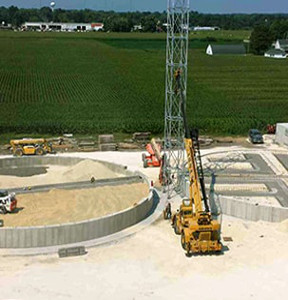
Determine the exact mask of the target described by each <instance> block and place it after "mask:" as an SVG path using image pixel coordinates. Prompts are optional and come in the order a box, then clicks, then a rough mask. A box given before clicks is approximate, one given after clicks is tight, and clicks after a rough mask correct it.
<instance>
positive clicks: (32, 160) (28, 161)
mask: <svg viewBox="0 0 288 300" xmlns="http://www.w3.org/2000/svg"><path fill="white" fill-rule="evenodd" d="M83 160H93V161H97V162H99V163H101V164H103V165H104V166H106V167H107V168H109V169H110V170H112V171H114V172H117V173H121V174H124V175H133V172H131V171H128V170H127V169H126V168H125V167H123V166H121V165H117V164H113V163H110V162H106V161H101V160H95V159H89V158H88V159H85V158H78V157H67V156H57V155H55V156H54V155H53V156H52V155H51V156H50V155H47V156H24V157H9V158H1V159H0V168H9V167H12V166H16V167H27V166H47V165H62V166H72V165H75V164H77V163H79V162H81V161H83Z"/></svg>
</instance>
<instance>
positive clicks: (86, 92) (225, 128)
mask: <svg viewBox="0 0 288 300" xmlns="http://www.w3.org/2000/svg"><path fill="white" fill-rule="evenodd" d="M217 35H220V33H217ZM247 35H249V34H248V33H247V32H238V33H237V32H235V33H233V32H232V33H231V32H228V33H226V35H225V32H221V36H220V38H219V37H218V36H216V38H217V39H219V42H220V43H225V42H240V41H241V40H242V39H243V38H246V37H247ZM210 38H211V37H205V36H204V35H203V34H202V35H199V36H197V35H196V36H194V35H191V40H190V50H189V78H188V100H187V108H188V116H189V122H190V123H191V125H193V126H195V127H198V128H200V130H201V133H202V134H214V135H231V134H232V135H236V134H238V135H243V134H246V133H247V131H248V129H249V128H252V127H253V128H254V127H255V128H259V129H263V128H264V127H265V126H266V124H267V123H276V122H287V120H288V86H287V84H286V78H287V76H288V61H286V60H273V59H272V60H271V59H267V58H264V57H256V56H252V55H247V56H245V57H241V56H214V57H209V56H207V55H206V54H205V47H206V46H207V44H208V43H209V39H210ZM164 100H165V35H164V34H160V35H158V34H141V33H138V34H136V33H133V34H132V33H131V34H129V33H128V34H111V33H110V34H107V33H39V32H31V33H29V32H0V103H1V109H0V133H1V134H4V133H7V132H14V133H27V134H28V133H42V134H60V133H63V132H72V133H80V134H86V133H94V134H96V133H106V132H119V133H120V132H123V133H131V132H135V131H151V132H152V133H155V134H156V133H158V134H161V133H162V132H163V125H164Z"/></svg>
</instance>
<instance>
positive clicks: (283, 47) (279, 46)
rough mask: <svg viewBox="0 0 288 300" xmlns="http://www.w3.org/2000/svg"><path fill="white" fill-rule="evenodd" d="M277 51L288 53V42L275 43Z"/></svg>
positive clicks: (279, 41) (278, 41)
mask: <svg viewBox="0 0 288 300" xmlns="http://www.w3.org/2000/svg"><path fill="white" fill-rule="evenodd" d="M275 49H280V50H283V51H285V52H286V53H288V40H277V41H276V43H275Z"/></svg>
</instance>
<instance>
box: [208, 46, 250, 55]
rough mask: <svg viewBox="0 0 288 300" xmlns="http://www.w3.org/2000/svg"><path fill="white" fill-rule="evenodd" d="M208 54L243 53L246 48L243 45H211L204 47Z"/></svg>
mask: <svg viewBox="0 0 288 300" xmlns="http://www.w3.org/2000/svg"><path fill="white" fill-rule="evenodd" d="M206 54H208V55H227V54H228V55H245V54H246V49H245V47H244V45H242V44H240V45H212V44H210V45H209V46H208V47H207V49H206Z"/></svg>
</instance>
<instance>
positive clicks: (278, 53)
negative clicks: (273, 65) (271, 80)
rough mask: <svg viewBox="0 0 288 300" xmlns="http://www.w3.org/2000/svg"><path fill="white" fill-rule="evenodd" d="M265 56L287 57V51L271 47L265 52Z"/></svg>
mask: <svg viewBox="0 0 288 300" xmlns="http://www.w3.org/2000/svg"><path fill="white" fill-rule="evenodd" d="M264 56H265V57H270V58H278V59H281V58H286V57H287V53H286V52H285V51H284V50H281V49H273V48H272V49H270V50H268V51H266V52H265V54H264Z"/></svg>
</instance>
